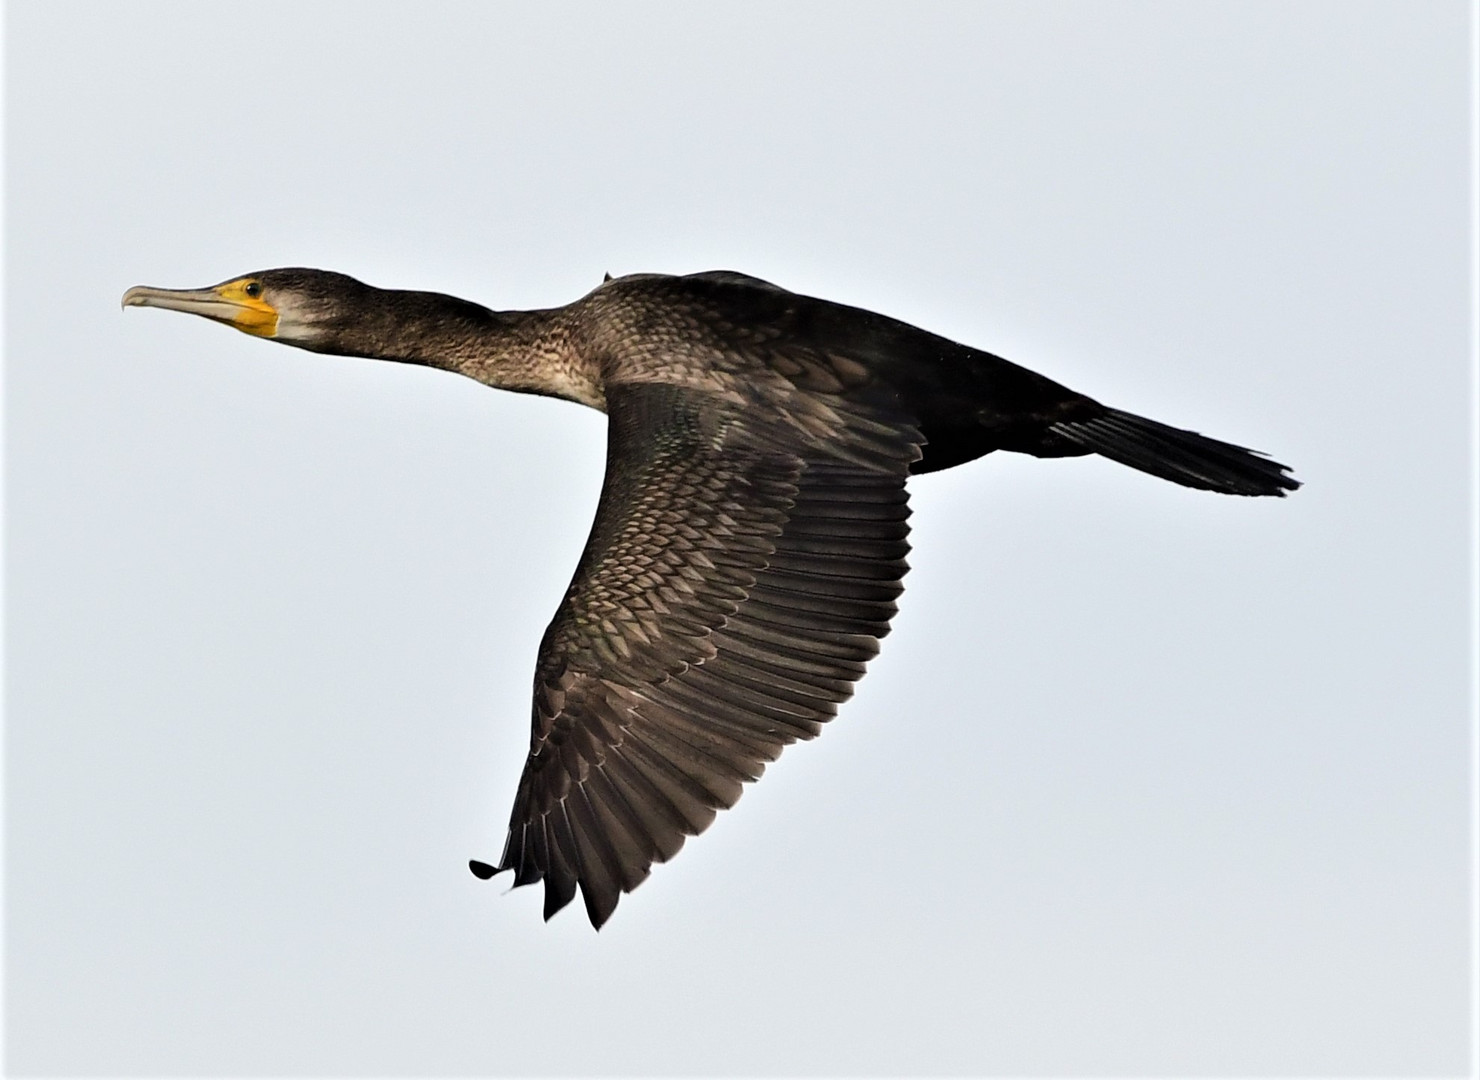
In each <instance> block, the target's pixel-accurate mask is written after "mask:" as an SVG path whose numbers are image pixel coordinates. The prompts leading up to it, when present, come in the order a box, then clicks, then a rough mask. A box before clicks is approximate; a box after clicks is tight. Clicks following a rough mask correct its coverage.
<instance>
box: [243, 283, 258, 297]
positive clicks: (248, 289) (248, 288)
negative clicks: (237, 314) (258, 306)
mask: <svg viewBox="0 0 1480 1080" xmlns="http://www.w3.org/2000/svg"><path fill="white" fill-rule="evenodd" d="M242 292H244V293H246V294H247V295H248V296H250V297H251V298H252V299H253V300H255V299H257V297H259V296H261V295H262V282H260V281H249V282H247V283H246V285H244V286H243V287H242Z"/></svg>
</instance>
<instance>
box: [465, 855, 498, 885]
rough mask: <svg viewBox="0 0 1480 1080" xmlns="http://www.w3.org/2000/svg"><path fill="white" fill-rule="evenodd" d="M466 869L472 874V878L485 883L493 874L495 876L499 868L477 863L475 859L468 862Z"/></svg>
mask: <svg viewBox="0 0 1480 1080" xmlns="http://www.w3.org/2000/svg"><path fill="white" fill-rule="evenodd" d="M468 869H469V870H471V871H472V872H473V876H474V877H475V878H478V879H479V880H480V881H487V880H488V879H489V878H491V877H493V875H494V874H497V873H498V872H499V867H497V866H489V865H488V864H487V863H486V862H479V861H478V860H477V859H469V860H468Z"/></svg>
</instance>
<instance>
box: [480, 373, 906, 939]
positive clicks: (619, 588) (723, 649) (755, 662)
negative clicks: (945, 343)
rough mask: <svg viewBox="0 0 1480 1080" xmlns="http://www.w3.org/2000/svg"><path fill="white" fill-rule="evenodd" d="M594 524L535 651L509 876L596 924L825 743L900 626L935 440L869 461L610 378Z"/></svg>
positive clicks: (875, 444)
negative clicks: (750, 787)
mask: <svg viewBox="0 0 1480 1080" xmlns="http://www.w3.org/2000/svg"><path fill="white" fill-rule="evenodd" d="M608 414H609V416H610V433H609V436H608V452H607V472H606V481H605V485H604V487H603V490H602V494H601V501H600V504H599V506H598V508H597V512H596V522H595V525H594V526H593V528H592V533H591V538H590V540H589V541H588V543H587V545H586V550H585V552H584V554H583V555H582V557H581V561H580V565H579V566H578V567H577V569H576V574H575V578H574V580H573V581H572V582H571V585H570V589H569V590H568V591H567V593H566V595H565V599H564V601H563V602H562V603H561V605H560V610H559V611H558V612H557V614H556V616H555V619H554V621H553V622H552V623H551V624H550V628H549V630H548V631H546V633H545V638H544V641H543V643H542V644H541V646H540V658H539V664H538V668H537V671H536V675H535V687H534V732H533V738H532V741H531V746H530V753H529V760H528V762H527V764H526V765H525V769H524V774H523V776H522V778H521V779H520V782H519V791H518V794H517V796H516V798H515V802H514V812H513V816H512V818H511V820H510V823H509V836H508V841H507V843H506V845H505V847H504V853H503V857H502V859H501V860H500V865H499V867H498V869H499V870H513V871H514V872H515V884H516V885H527V884H531V883H533V882H536V881H540V880H542V879H543V880H544V882H545V917H546V918H549V917H550V916H551V915H552V914H554V913H555V912H556V911H558V910H560V909H561V908H562V907H564V906H565V905H566V904H568V903H569V902H570V901H571V899H572V898H573V897H574V896H575V892H576V887H577V886H579V887H580V890H581V894H582V896H583V898H584V899H585V902H586V911H587V913H588V914H589V916H590V918H591V922H592V924H593V925H595V926H597V927H599V926H601V924H602V923H604V922H605V921H606V920H607V918H608V917H610V915H611V913H612V911H613V910H614V909H615V908H616V905H617V901H618V899H619V898H620V896H621V894H622V893H624V892H631V891H632V890H633V889H634V888H636V887H637V885H638V884H639V883H641V882H642V881H643V880H644V879H645V878H646V877H647V875H648V872H649V870H650V868H651V866H652V864H653V863H654V862H662V861H665V860H667V859H670V858H672V857H673V856H674V854H676V853H677V852H678V850H679V848H680V847H682V846H683V842H684V838H685V837H686V836H693V835H696V834H698V833H699V832H701V831H702V830H703V829H704V828H705V827H706V826H708V824H709V823H710V822H711V821H712V820H714V816H715V813H716V811H717V810H719V809H721V808H723V807H728V806H731V805H733V804H734V802H735V800H736V799H738V798H739V797H740V792H741V786H742V784H744V782H746V781H748V780H754V779H756V778H757V777H759V776H760V774H761V772H762V770H763V769H764V767H765V763H766V762H767V761H772V760H774V759H775V758H776V757H777V755H779V754H780V752H781V748H782V747H783V746H785V745H786V744H787V743H790V742H793V741H795V740H797V739H808V738H811V737H812V736H814V735H816V734H817V733H818V731H819V730H821V726H822V724H823V723H824V722H826V721H827V720H828V719H830V718H831V717H832V716H833V715H834V714H835V713H836V712H837V707H838V704H839V703H840V702H842V701H844V700H846V699H847V698H848V697H849V696H850V695H851V694H852V692H853V684H854V683H855V682H856V681H857V680H858V679H859V678H860V677H861V676H862V675H863V671H864V664H865V663H866V662H867V661H868V660H869V659H870V658H871V657H873V656H874V655H875V654H876V653H877V652H878V649H879V639H880V638H881V637H883V636H884V635H885V634H886V633H888V631H889V620H890V618H891V617H892V616H893V615H894V611H895V605H894V601H895V598H896V597H897V596H898V595H899V593H900V591H901V589H902V587H903V586H902V585H901V584H900V581H901V578H902V577H903V576H904V572H905V569H906V565H905V558H904V557H905V554H906V552H907V551H908V549H909V545H908V543H907V542H906V539H905V538H906V534H907V533H908V526H907V525H906V521H905V519H906V518H907V517H908V514H909V510H908V506H907V504H906V495H905V489H904V483H905V478H906V476H907V474H908V472H909V465H910V462H911V461H912V460H914V459H915V458H917V457H918V456H919V451H918V449H917V447H918V444H919V442H920V436H919V434H918V433H917V432H916V431H915V430H914V429H913V428H911V427H909V426H908V425H906V424H902V423H901V424H899V425H898V426H897V430H896V431H895V433H894V435H893V437H892V439H891V438H885V439H882V440H881V439H880V437H879V435H880V431H881V430H882V429H881V427H880V426H879V425H878V424H871V425H870V434H869V437H868V443H869V445H868V449H867V452H866V453H858V452H850V450H849V448H848V447H847V445H846V442H847V440H846V436H845V438H844V439H843V440H841V441H840V444H839V447H838V449H837V451H836V452H831V451H829V450H828V449H827V448H826V447H821V446H819V445H815V444H814V445H806V444H804V441H803V438H802V436H800V435H798V434H797V433H796V432H795V429H793V428H790V427H788V426H786V425H780V424H777V425H774V426H767V424H766V422H765V420H764V419H757V418H756V417H755V416H754V415H750V414H745V415H742V414H741V413H739V412H737V411H736V410H734V408H733V407H732V406H730V405H728V404H726V403H724V402H723V401H722V400H721V399H719V398H718V397H716V396H713V395H709V394H706V393H703V392H700V391H695V390H689V389H683V388H679V387H674V386H667V385H645V386H628V387H621V388H615V389H613V390H612V392H611V393H610V396H609V400H608Z"/></svg>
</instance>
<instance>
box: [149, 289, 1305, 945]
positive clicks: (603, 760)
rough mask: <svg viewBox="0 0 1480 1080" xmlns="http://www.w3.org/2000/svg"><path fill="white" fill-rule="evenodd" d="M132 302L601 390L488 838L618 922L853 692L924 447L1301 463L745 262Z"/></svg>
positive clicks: (1218, 471)
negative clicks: (605, 433) (571, 531)
mask: <svg viewBox="0 0 1480 1080" xmlns="http://www.w3.org/2000/svg"><path fill="white" fill-rule="evenodd" d="M124 303H125V304H134V305H141V306H158V307H168V308H173V309H176V310H183V311H190V312H193V313H196V314H202V315H205V316H207V317H209V318H214V319H217V320H220V321H225V322H230V323H232V324H233V325H236V326H237V327H238V328H239V329H242V330H245V331H246V332H248V333H252V334H256V335H258V336H263V337H272V338H275V339H276V340H280V341H283V342H285V343H287V344H291V345H297V346H299V347H302V348H307V349H312V350H315V351H319V352H330V353H340V354H344V355H350V356H368V357H376V358H380V359H389V360H397V361H401V362H406V363H415V364H423V365H427V366H432V367H438V368H443V369H448V370H453V371H457V372H459V373H461V374H464V375H468V376H470V377H472V378H475V379H478V380H480V381H482V382H485V383H487V384H489V385H492V386H498V387H502V388H505V389H512V390H521V391H526V392H531V393H541V394H548V395H553V396H557V397H564V398H568V399H570V400H573V401H579V402H582V403H583V404H587V405H591V406H593V407H595V408H599V409H602V410H604V411H605V412H606V413H607V414H608V416H609V417H610V434H609V438H608V450H607V469H606V482H605V485H604V487H603V489H602V494H601V502H600V505H599V506H598V508H597V513H596V521H595V524H594V526H593V528H592V532H591V537H590V540H589V541H588V543H587V545H586V549H585V552H584V553H583V555H582V556H581V560H580V564H579V565H578V566H577V568H576V573H575V577H574V579H573V580H572V582H571V585H570V588H569V589H568V590H567V592H566V595H565V599H564V600H563V601H562V602H561V605H560V608H559V610H558V611H557V612H556V615H555V619H554V621H553V622H552V623H551V624H550V627H549V629H548V630H547V631H546V633H545V637H544V640H543V642H542V643H541V646H540V654H539V660H538V663H537V666H536V672H535V684H534V720H533V733H532V738H531V742H530V754H529V760H528V762H527V764H526V767H525V770H524V774H523V777H522V778H521V780H520V782H519V789H518V792H517V794H516V796H515V800H514V812H513V815H512V817H511V820H510V825H509V834H508V839H507V842H506V845H505V848H504V852H503V856H502V858H501V859H500V860H499V863H498V865H497V867H494V866H490V865H488V864H486V863H480V862H474V863H473V864H472V867H473V871H474V872H475V873H477V874H479V876H485V877H486V876H491V875H492V874H494V873H496V872H498V871H501V870H512V871H513V872H514V881H515V884H516V885H527V884H532V883H534V882H537V881H544V882H545V916H546V918H548V917H549V916H550V915H552V914H554V912H556V911H558V910H559V909H560V908H562V907H564V906H565V905H566V904H568V903H569V902H570V901H571V900H572V899H573V898H574V896H575V894H576V892H577V891H578V890H579V891H580V893H581V895H582V897H583V899H584V900H585V904H586V911H587V914H588V915H589V916H590V919H591V922H592V924H593V925H595V926H597V927H599V926H601V924H602V923H604V922H605V921H606V920H607V919H608V918H609V917H610V916H611V914H612V911H613V910H614V909H615V907H616V905H617V901H618V900H619V899H620V897H621V895H622V893H624V892H631V891H632V889H634V888H635V887H636V886H637V885H638V884H640V883H641V882H642V881H643V880H644V879H645V878H646V877H647V875H648V873H649V871H650V869H651V866H652V864H653V863H654V862H662V861H665V860H667V859H670V858H672V857H673V856H674V854H676V853H677V852H678V850H679V848H680V847H682V845H683V842H684V839H685V838H686V837H688V836H692V835H695V834H697V833H699V832H701V831H702V830H703V829H704V828H705V827H706V826H707V825H708V824H709V822H710V821H712V820H713V818H714V815H715V813H716V812H717V811H718V810H719V809H722V808H724V807H728V806H731V805H733V804H734V802H735V801H736V800H737V799H738V798H739V797H740V793H741V790H742V786H743V785H744V783H745V782H747V781H750V780H754V779H756V778H757V777H758V776H760V774H761V771H762V770H763V769H764V767H765V763H766V762H768V761H772V760H774V759H775V758H776V757H777V755H779V754H780V752H781V749H782V747H784V746H785V745H786V744H787V743H790V742H793V741H795V740H797V739H806V738H811V737H812V736H813V735H816V734H817V733H818V732H819V731H820V730H821V727H822V724H824V723H825V722H826V721H827V720H829V719H830V718H831V717H833V716H834V715H835V714H836V712H837V708H838V705H839V704H840V703H842V702H843V701H845V700H846V699H847V698H848V697H849V696H850V695H851V694H852V692H853V685H854V683H856V682H857V681H858V679H859V678H860V677H861V676H862V675H863V672H864V667H865V664H866V663H867V662H868V660H869V659H871V658H872V657H873V656H874V655H875V654H876V653H877V652H878V649H879V640H880V639H881V638H882V637H883V636H884V635H885V634H887V633H888V632H889V621H890V619H891V618H892V616H893V615H894V612H895V600H896V599H897V598H898V596H899V594H900V592H901V591H902V588H903V586H902V584H901V582H902V579H903V577H904V574H905V570H906V564H905V555H906V553H907V551H908V550H909V545H908V542H907V539H906V537H907V534H908V531H909V530H908V525H907V523H906V519H907V518H908V516H909V509H908V501H907V497H906V493H905V481H906V479H907V478H908V476H909V475H910V474H911V473H919V472H929V471H931V470H935V469H942V468H948V467H950V466H953V465H957V464H960V463H962V462H965V461H970V460H972V459H974V458H977V457H980V456H982V455H983V454H987V453H990V452H992V451H994V450H1012V451H1017V452H1021V453H1028V454H1033V455H1036V456H1039V457H1065V456H1073V455H1081V454H1089V453H1099V454H1102V455H1104V456H1105V457H1108V458H1111V459H1113V460H1115V461H1119V462H1122V463H1124V464H1126V465H1130V466H1132V467H1133V468H1136V469H1140V470H1141V471H1143V472H1147V473H1150V474H1151V475H1153V476H1158V477H1162V478H1164V479H1168V480H1173V481H1175V482H1177V483H1179V484H1183V485H1186V486H1188V487H1195V488H1203V489H1206V490H1211V491H1219V492H1225V493H1229V494H1238V495H1283V494H1284V493H1285V492H1287V491H1291V490H1294V489H1295V488H1296V487H1298V486H1299V485H1298V483H1297V481H1295V480H1294V479H1293V478H1292V477H1291V476H1290V475H1289V470H1288V469H1287V468H1286V467H1285V466H1283V465H1280V464H1278V463H1276V462H1273V461H1271V460H1269V459H1268V458H1265V457H1263V456H1261V455H1259V454H1256V453H1254V452H1252V451H1249V450H1246V449H1244V448H1242V447H1238V446H1233V445H1231V444H1229V443H1223V442H1218V441H1217V440H1214V439H1209V438H1205V437H1204V436H1201V435H1198V434H1195V433H1193V432H1190V431H1183V430H1180V429H1178V428H1172V427H1167V426H1166V425H1163V424H1159V423H1156V422H1154V421H1151V420H1146V419H1143V418H1141V417H1138V416H1134V415H1132V414H1130V413H1125V412H1121V411H1119V410H1117V409H1112V408H1108V407H1106V406H1104V405H1101V404H1100V403H1098V402H1096V401H1094V400H1092V399H1090V398H1087V397H1085V396H1083V395H1081V394H1076V393H1074V392H1073V391H1071V390H1068V389H1066V388H1065V387H1063V386H1060V385H1059V384H1057V383H1055V382H1053V381H1051V380H1049V379H1046V378H1044V377H1043V376H1041V375H1037V374H1034V373H1033V372H1031V371H1028V370H1026V369H1025V368H1021V367H1018V366H1017V365H1015V364H1012V363H1009V362H1008V361H1006V360H1003V359H1002V358H1000V357H997V356H993V355H992V354H990V353H986V352H982V351H980V350H977V349H972V348H969V347H967V346H964V345H959V344H956V343H955V342H951V341H947V340H946V339H944V338H941V337H937V336H936V335H934V334H930V333H927V332H925V331H923V330H919V329H917V328H915V327H913V326H909V325H907V324H905V323H902V322H899V321H897V320H895V319H890V318H887V317H885V316H882V315H876V314H873V313H872V312H867V311H862V310H859V309H857V308H851V307H846V306H843V305H841V304H833V303H829V302H827V301H824V300H816V299H812V298H809V297H803V296H797V295H795V294H793V293H790V292H787V291H786V290H784V289H780V288H777V287H776V286H774V285H770V284H768V283H766V282H763V281H759V280H757V279H755V278H750V277H746V276H744V275H741V274H734V273H729V272H712V273H707V274H694V275H690V276H688V277H668V276H663V275H634V276H630V277H624V278H618V279H614V280H609V281H607V282H604V283H603V284H602V285H601V286H600V287H599V288H597V289H596V290H594V291H593V292H591V293H590V294H588V295H587V296H585V297H583V298H582V299H580V300H578V301H576V302H575V303H573V304H570V305H568V306H566V307H563V308H556V309H551V310H547V311H533V312H504V313H499V312H492V311H489V310H488V309H486V308H482V307H479V306H478V305H476V304H471V303H469V302H467V301H464V300H458V299H455V298H453V297H447V296H441V295H438V294H434V293H411V292H395V291H386V290H380V289H374V288H371V287H370V286H367V285H364V284H362V283H360V282H358V281H355V280H354V279H352V278H347V277H345V276H343V275H340V274H331V273H327V272H325V271H318V270H269V271H264V272H262V273H259V274H251V275H248V276H246V277H243V278H236V279H233V280H231V281H228V282H225V283H223V284H221V285H218V286H215V287H213V288H211V289H203V290H189V291H177V290H162V289H149V288H136V289H131V290H129V292H128V293H127V294H126V295H125V297H124Z"/></svg>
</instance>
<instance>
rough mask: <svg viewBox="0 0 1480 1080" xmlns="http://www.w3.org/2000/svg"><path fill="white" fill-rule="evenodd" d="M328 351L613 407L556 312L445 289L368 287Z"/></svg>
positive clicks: (328, 344) (336, 331) (594, 370)
mask: <svg viewBox="0 0 1480 1080" xmlns="http://www.w3.org/2000/svg"><path fill="white" fill-rule="evenodd" d="M355 307H356V310H355V312H354V313H353V316H352V317H350V318H347V319H345V320H344V321H342V322H341V323H339V325H338V326H336V327H335V329H334V331H333V332H332V333H331V334H330V335H329V337H328V338H327V339H326V340H325V341H324V342H322V345H321V347H322V348H323V351H331V352H337V353H342V354H344V355H347V356H367V357H373V358H375V359H379V360H393V361H396V362H398V363H404V364H421V365H424V366H426V367H435V368H441V369H443V370H445V371H456V372H458V373H459V374H462V375H466V376H468V377H469V378H471V379H477V380H478V381H479V382H481V383H486V384H487V385H489V386H495V387H498V388H500V389H503V390H517V391H522V392H524V393H530V394H543V395H545V396H548V397H560V398H566V399H568V400H570V401H578V402H580V403H581V404H583V405H590V406H591V407H592V408H596V409H602V410H603V411H604V410H605V408H606V395H605V392H604V389H603V387H602V383H601V373H600V371H599V369H598V367H597V365H596V364H595V363H594V362H593V361H588V360H587V359H586V358H585V357H583V356H582V355H581V353H580V351H579V350H578V349H576V348H575V347H574V346H573V345H572V343H571V342H570V340H569V336H568V335H567V333H566V332H565V325H564V321H563V320H562V318H561V316H562V314H563V312H564V309H561V308H555V309H552V310H548V311H490V310H489V309H488V308H485V307H482V306H480V305H478V304H474V303H472V302H470V301H468V300H460V299H458V298H457V297H455V296H444V295H443V294H441V293H430V292H404V291H399V290H394V289H368V290H367V294H366V295H365V296H364V298H363V299H362V301H361V303H359V304H356V305H355Z"/></svg>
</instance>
